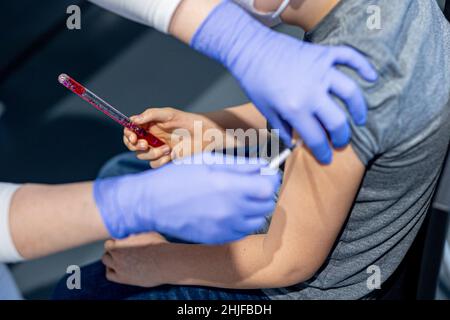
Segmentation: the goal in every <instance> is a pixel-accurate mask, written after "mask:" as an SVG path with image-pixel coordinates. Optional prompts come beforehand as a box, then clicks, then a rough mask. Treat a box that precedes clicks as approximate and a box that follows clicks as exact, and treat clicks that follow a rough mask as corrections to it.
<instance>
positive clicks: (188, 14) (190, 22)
mask: <svg viewBox="0 0 450 320" xmlns="http://www.w3.org/2000/svg"><path fill="white" fill-rule="evenodd" d="M220 2H221V0H183V1H182V2H181V3H180V5H179V6H178V8H177V10H176V11H175V14H174V16H173V18H172V21H171V22H170V27H169V33H170V34H172V35H173V36H174V37H176V38H178V39H179V40H181V41H183V42H184V43H187V44H189V43H190V42H191V39H192V37H193V36H194V34H195V32H196V31H197V29H198V28H199V27H200V25H201V24H202V23H203V21H205V19H206V18H207V17H208V15H209V14H210V13H211V11H212V10H213V9H214V8H215V7H216V6H217V5H218V4H220Z"/></svg>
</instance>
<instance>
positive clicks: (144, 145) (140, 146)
mask: <svg viewBox="0 0 450 320" xmlns="http://www.w3.org/2000/svg"><path fill="white" fill-rule="evenodd" d="M136 147H137V149H138V150H141V151H147V150H148V148H149V145H148V142H147V140H144V139H140V140H138V142H137V146H136Z"/></svg>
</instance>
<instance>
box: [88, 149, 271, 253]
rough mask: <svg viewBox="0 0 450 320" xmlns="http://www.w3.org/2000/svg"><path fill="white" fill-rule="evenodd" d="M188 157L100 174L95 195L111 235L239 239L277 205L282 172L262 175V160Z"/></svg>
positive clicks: (214, 240)
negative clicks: (126, 171)
mask: <svg viewBox="0 0 450 320" xmlns="http://www.w3.org/2000/svg"><path fill="white" fill-rule="evenodd" d="M217 157H222V158H223V159H222V160H223V162H222V163H224V164H210V165H207V164H196V163H200V162H199V161H203V162H201V163H217V162H213V160H214V161H215V160H217V159H216V158H217ZM189 159H191V163H192V164H176V163H172V164H170V165H168V166H165V167H163V168H160V169H157V170H150V171H147V172H144V173H141V174H135V175H128V176H124V177H118V178H109V179H104V180H97V181H96V182H95V184H94V198H95V200H96V203H97V206H98V208H99V210H100V212H101V215H102V217H103V221H104V223H105V225H106V227H107V229H108V230H109V232H110V234H111V236H112V237H114V238H124V237H127V236H129V235H131V234H138V233H143V232H148V231H156V232H159V233H163V234H165V235H170V236H172V237H176V238H180V239H183V240H187V241H191V242H200V243H208V244H213V243H224V242H229V241H233V240H237V239H240V238H242V237H244V236H246V235H248V234H250V233H252V232H254V231H256V230H258V229H259V228H261V227H262V226H263V224H264V222H265V216H266V215H268V214H270V213H271V212H272V210H273V209H274V208H275V202H274V193H275V191H276V189H277V188H278V187H279V183H280V177H279V176H277V175H274V176H262V175H260V169H261V168H262V165H250V164H242V165H241V164H236V161H238V158H234V157H228V156H224V155H212V154H208V153H205V154H198V155H195V156H193V157H192V158H189ZM185 160H186V159H184V161H185ZM227 163H234V165H230V164H227ZM238 163H239V162H238Z"/></svg>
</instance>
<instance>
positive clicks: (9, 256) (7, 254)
mask: <svg viewBox="0 0 450 320" xmlns="http://www.w3.org/2000/svg"><path fill="white" fill-rule="evenodd" d="M19 187H20V185H16V184H11V183H0V262H18V261H22V260H23V257H22V256H21V255H20V254H19V252H18V251H17V249H16V247H15V245H14V242H13V240H12V236H11V229H10V223H9V208H10V206H11V201H12V198H13V195H14V193H15V192H16V190H17V189H18V188H19Z"/></svg>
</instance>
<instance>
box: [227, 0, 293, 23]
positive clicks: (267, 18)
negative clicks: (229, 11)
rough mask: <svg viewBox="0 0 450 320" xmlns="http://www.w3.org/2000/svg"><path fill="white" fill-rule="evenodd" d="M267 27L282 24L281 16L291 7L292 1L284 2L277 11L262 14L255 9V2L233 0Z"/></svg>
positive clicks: (284, 0) (252, 0)
mask: <svg viewBox="0 0 450 320" xmlns="http://www.w3.org/2000/svg"><path fill="white" fill-rule="evenodd" d="M233 1H234V2H236V3H237V4H239V5H240V6H241V7H243V8H244V9H245V10H247V11H248V12H249V13H251V14H252V15H253V16H254V17H255V18H256V19H258V20H259V21H261V22H262V23H264V24H265V25H266V26H269V27H273V26H275V25H277V24H279V23H281V19H280V15H281V14H282V13H283V11H284V10H285V9H286V7H287V6H288V5H289V1H290V0H283V2H282V3H281V4H280V6H279V7H278V9H277V10H276V11H272V12H261V11H259V10H257V9H256V8H255V0H233Z"/></svg>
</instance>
